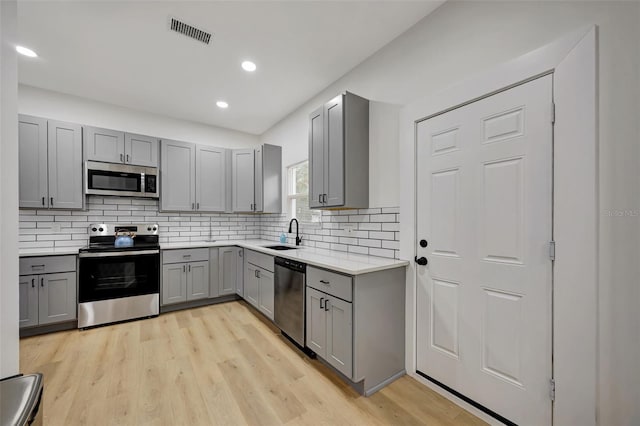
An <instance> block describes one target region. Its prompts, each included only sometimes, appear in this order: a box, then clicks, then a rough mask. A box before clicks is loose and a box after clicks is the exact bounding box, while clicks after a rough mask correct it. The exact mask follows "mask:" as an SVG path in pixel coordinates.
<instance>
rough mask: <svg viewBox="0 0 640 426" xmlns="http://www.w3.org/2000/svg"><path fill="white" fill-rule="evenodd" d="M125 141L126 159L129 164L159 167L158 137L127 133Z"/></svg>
mask: <svg viewBox="0 0 640 426" xmlns="http://www.w3.org/2000/svg"><path fill="white" fill-rule="evenodd" d="M124 142H125V144H124V148H125V149H124V151H125V158H124V159H125V162H126V163H127V164H132V165H135V166H145V167H158V139H156V138H152V137H150V136H143V135H134V134H131V133H125V135H124Z"/></svg>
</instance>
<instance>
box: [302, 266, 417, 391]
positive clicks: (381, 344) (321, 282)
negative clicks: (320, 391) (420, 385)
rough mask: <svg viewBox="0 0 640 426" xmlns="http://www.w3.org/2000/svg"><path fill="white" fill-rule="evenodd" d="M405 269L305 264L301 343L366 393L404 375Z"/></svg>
mask: <svg viewBox="0 0 640 426" xmlns="http://www.w3.org/2000/svg"><path fill="white" fill-rule="evenodd" d="M404 323H405V269H404V268H403V267H400V268H395V269H388V270H384V271H377V272H371V273H367V274H361V275H356V276H350V275H345V274H342V273H338V272H333V271H329V270H325V269H321V268H316V267H314V266H309V265H308V266H307V287H306V345H307V347H309V348H310V349H311V350H313V351H314V352H315V353H316V354H317V355H318V357H319V358H321V359H323V360H324V361H325V362H326V363H327V364H329V365H330V366H332V367H333V368H334V369H335V370H337V371H339V372H340V373H342V374H343V375H344V376H345V377H347V378H348V379H349V380H350V381H351V382H352V383H353V384H354V385H355V387H356V389H358V390H359V391H360V392H361V393H363V394H365V395H370V394H372V393H374V392H376V391H377V390H378V389H380V388H382V387H383V386H385V385H386V384H387V383H390V382H391V381H393V380H395V379H396V378H398V377H400V376H402V375H403V374H404V373H405V369H404V364H405V359H404V347H405V341H404V335H405V325H404Z"/></svg>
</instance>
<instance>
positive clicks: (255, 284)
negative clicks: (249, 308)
mask: <svg viewBox="0 0 640 426" xmlns="http://www.w3.org/2000/svg"><path fill="white" fill-rule="evenodd" d="M244 272H245V273H244V298H245V299H246V300H247V302H249V303H251V304H252V305H253V306H255V307H256V308H259V304H258V298H259V293H260V287H259V284H260V283H259V280H258V274H257V269H256V267H255V266H253V265H251V264H250V263H247V264H246V266H245V268H244Z"/></svg>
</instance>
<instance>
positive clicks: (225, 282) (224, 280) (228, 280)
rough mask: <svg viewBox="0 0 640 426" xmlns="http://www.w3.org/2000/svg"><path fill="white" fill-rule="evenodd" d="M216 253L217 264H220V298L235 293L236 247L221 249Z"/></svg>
mask: <svg viewBox="0 0 640 426" xmlns="http://www.w3.org/2000/svg"><path fill="white" fill-rule="evenodd" d="M218 253H219V254H218V262H220V267H219V270H218V273H219V274H220V278H219V286H220V287H219V289H218V294H219V295H220V296H224V295H226V294H233V293H235V292H236V278H237V272H238V270H237V264H238V250H237V248H236V247H221V248H220V251H219V252H218Z"/></svg>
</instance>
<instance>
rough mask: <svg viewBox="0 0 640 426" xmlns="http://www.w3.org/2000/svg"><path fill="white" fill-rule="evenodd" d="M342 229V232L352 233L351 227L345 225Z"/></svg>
mask: <svg viewBox="0 0 640 426" xmlns="http://www.w3.org/2000/svg"><path fill="white" fill-rule="evenodd" d="M342 229H343V230H344V232H346V233H348V234H350V233H352V232H353V225H345V227H344V228H342Z"/></svg>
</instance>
